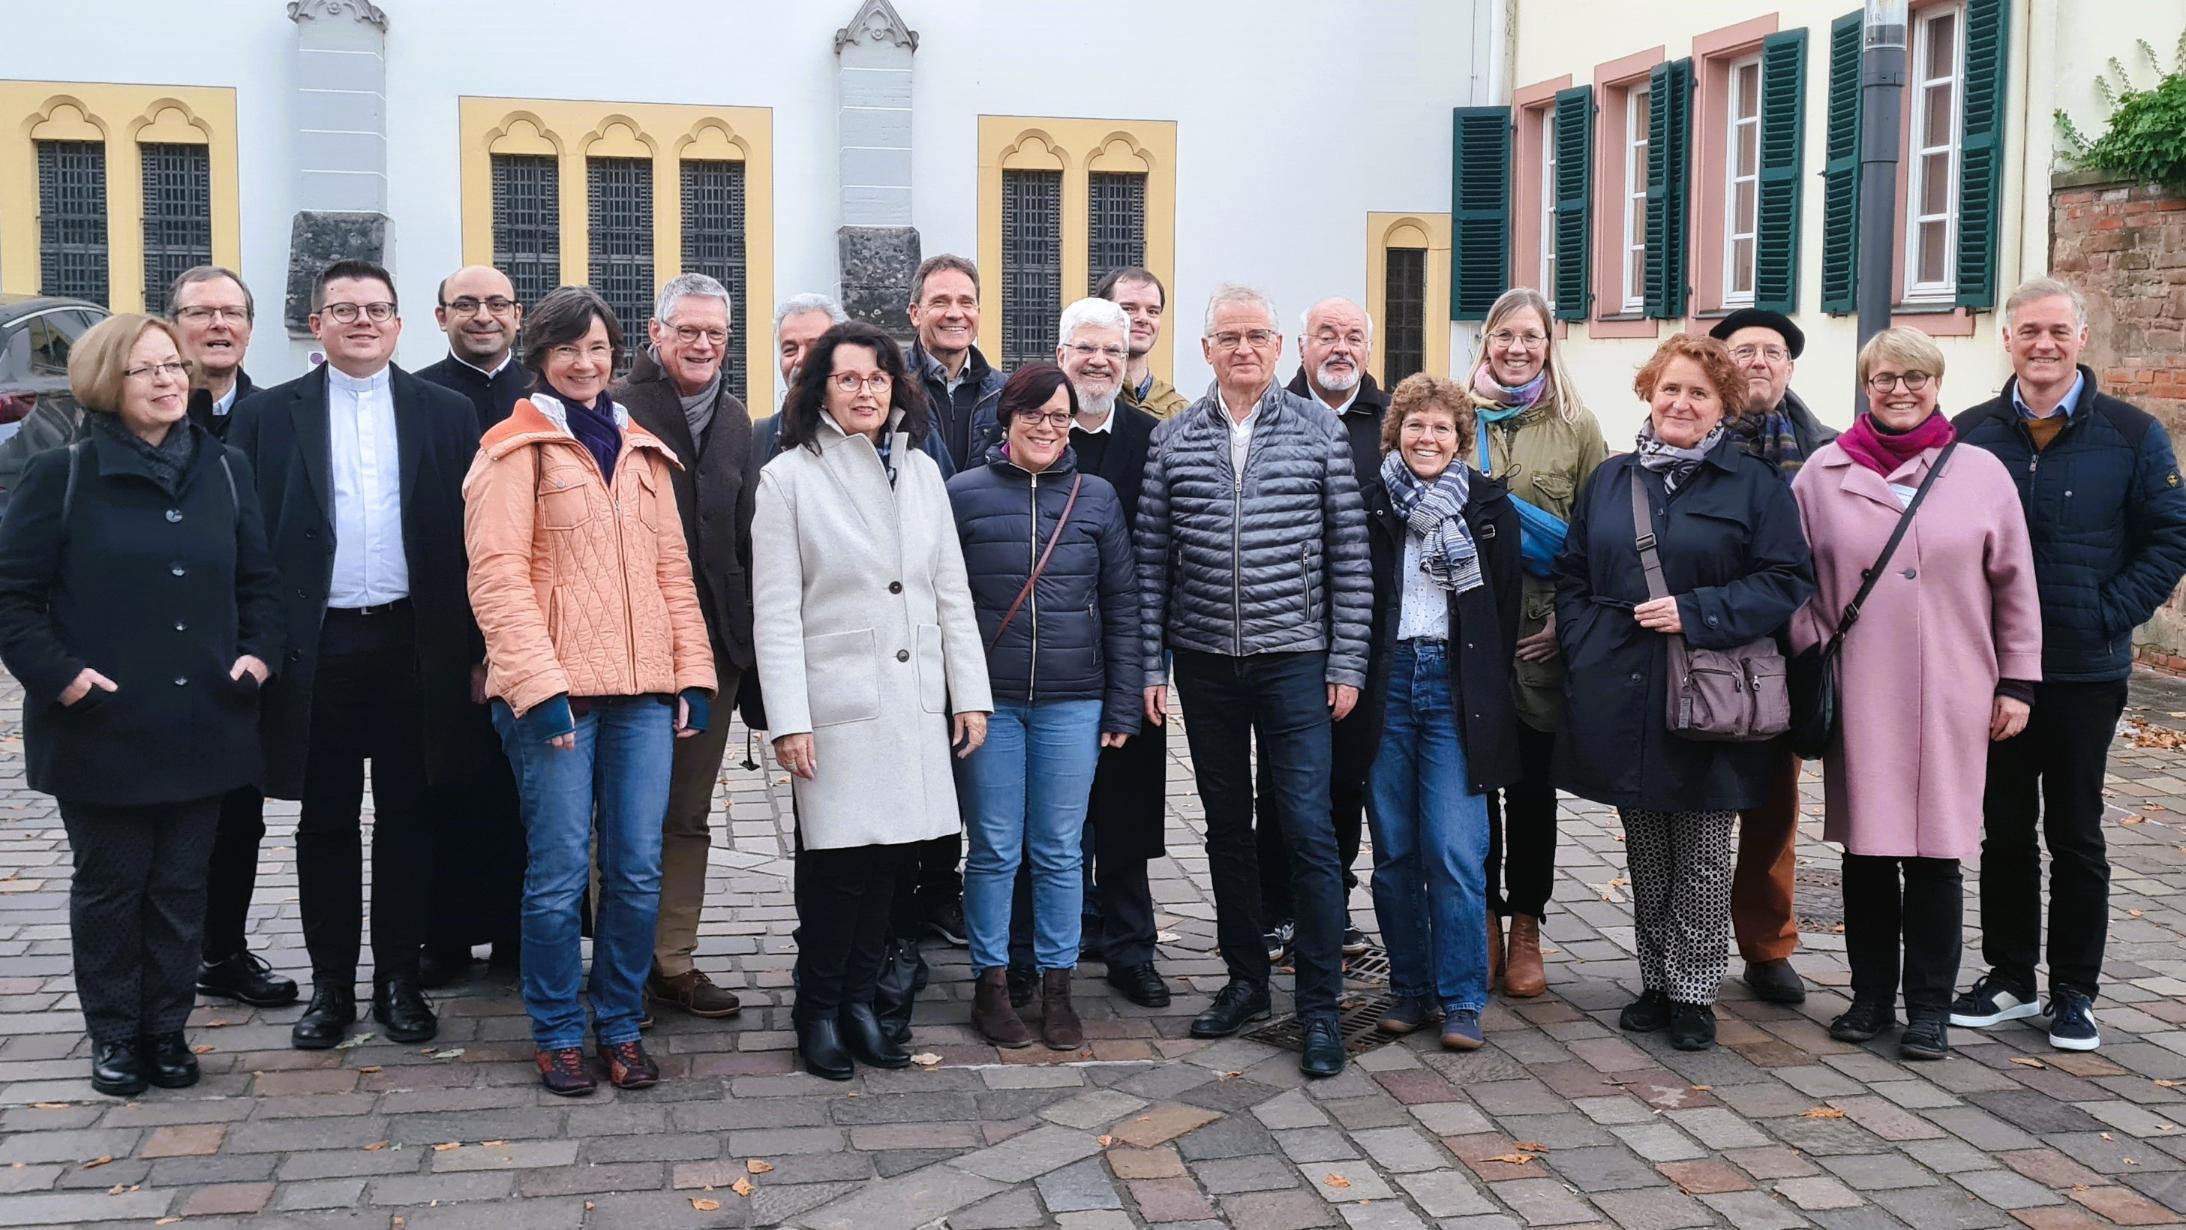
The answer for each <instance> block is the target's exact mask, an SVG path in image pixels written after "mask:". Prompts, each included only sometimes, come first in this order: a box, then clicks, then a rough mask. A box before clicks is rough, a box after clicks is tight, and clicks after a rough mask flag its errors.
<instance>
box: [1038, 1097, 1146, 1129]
mask: <svg viewBox="0 0 2186 1230" xmlns="http://www.w3.org/2000/svg"><path fill="white" fill-rule="evenodd" d="M1145 1105H1146V1099H1144V1098H1139V1097H1133V1096H1132V1095H1130V1094H1128V1093H1121V1092H1118V1091H1117V1090H1114V1089H1096V1090H1093V1091H1092V1092H1090V1093H1081V1094H1079V1095H1078V1096H1076V1097H1073V1098H1069V1099H1067V1100H1065V1101H1061V1102H1057V1103H1055V1104H1054V1105H1052V1106H1048V1107H1046V1108H1044V1109H1042V1110H1041V1111H1040V1112H1039V1115H1040V1117H1041V1118H1042V1119H1045V1120H1047V1121H1048V1122H1049V1123H1055V1124H1060V1125H1062V1126H1063V1127H1072V1128H1081V1129H1093V1128H1100V1127H1105V1126H1107V1125H1108V1124H1110V1123H1113V1122H1115V1121H1116V1120H1118V1119H1121V1118H1123V1117H1124V1116H1125V1115H1131V1114H1136V1113H1138V1111H1139V1110H1140V1109H1141V1108H1142V1107H1144V1106H1145Z"/></svg>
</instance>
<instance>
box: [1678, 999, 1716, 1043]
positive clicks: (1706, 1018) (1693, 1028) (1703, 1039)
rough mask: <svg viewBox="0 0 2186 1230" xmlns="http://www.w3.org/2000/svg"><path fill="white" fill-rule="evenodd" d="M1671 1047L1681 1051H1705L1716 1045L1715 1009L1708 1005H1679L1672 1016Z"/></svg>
mask: <svg viewBox="0 0 2186 1230" xmlns="http://www.w3.org/2000/svg"><path fill="white" fill-rule="evenodd" d="M1670 1045H1671V1046H1674V1047H1676V1048H1677V1049H1679V1050H1681V1051H1705V1050H1708V1049H1710V1048H1711V1047H1713V1046H1714V1045H1715V1009H1713V1008H1710V1007H1709V1006H1708V1005H1706V1004H1678V1005H1676V1006H1675V1009H1674V1010H1673V1011H1672V1012H1671V1014H1670Z"/></svg>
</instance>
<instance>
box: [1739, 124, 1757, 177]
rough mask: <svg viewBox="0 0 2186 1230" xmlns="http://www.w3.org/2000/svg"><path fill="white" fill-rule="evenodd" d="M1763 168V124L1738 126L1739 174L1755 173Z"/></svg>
mask: <svg viewBox="0 0 2186 1230" xmlns="http://www.w3.org/2000/svg"><path fill="white" fill-rule="evenodd" d="M1760 169H1761V126H1760V125H1759V124H1741V125H1739V128H1738V174H1740V175H1755V174H1758V173H1759V172H1760Z"/></svg>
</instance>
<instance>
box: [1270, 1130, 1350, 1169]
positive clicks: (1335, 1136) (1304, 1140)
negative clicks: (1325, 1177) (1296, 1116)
mask: <svg viewBox="0 0 2186 1230" xmlns="http://www.w3.org/2000/svg"><path fill="white" fill-rule="evenodd" d="M1275 1142H1276V1144H1278V1145H1279V1146H1281V1147H1282V1150H1283V1152H1284V1153H1285V1154H1287V1155H1288V1156H1289V1157H1290V1160H1291V1161H1294V1162H1336V1161H1349V1160H1350V1159H1352V1158H1355V1157H1357V1156H1358V1155H1359V1151H1358V1150H1357V1149H1356V1148H1354V1147H1352V1144H1351V1142H1350V1140H1348V1139H1346V1138H1345V1136H1344V1134H1343V1133H1341V1132H1339V1131H1337V1130H1336V1129H1335V1128H1296V1129H1294V1130H1292V1131H1288V1132H1277V1133H1276V1134H1275Z"/></svg>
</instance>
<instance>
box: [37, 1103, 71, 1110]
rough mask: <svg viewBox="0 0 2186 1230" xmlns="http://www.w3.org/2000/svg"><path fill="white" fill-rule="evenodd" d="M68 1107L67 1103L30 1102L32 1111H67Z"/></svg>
mask: <svg viewBox="0 0 2186 1230" xmlns="http://www.w3.org/2000/svg"><path fill="white" fill-rule="evenodd" d="M68 1107H69V1103H67V1102H32V1103H31V1104H30V1108H31V1109H32V1110H67V1109H68Z"/></svg>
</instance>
